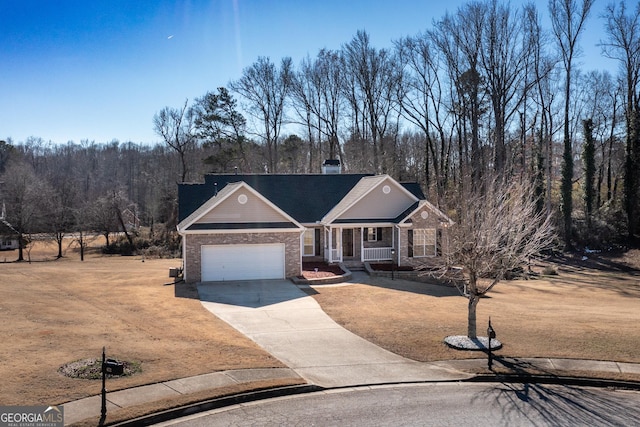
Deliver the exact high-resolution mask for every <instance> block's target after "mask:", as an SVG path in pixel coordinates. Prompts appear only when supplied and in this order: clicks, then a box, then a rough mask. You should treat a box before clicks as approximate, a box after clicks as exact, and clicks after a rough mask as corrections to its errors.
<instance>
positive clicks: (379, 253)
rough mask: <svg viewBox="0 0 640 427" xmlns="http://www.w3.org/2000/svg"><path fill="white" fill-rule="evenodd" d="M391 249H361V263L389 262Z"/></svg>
mask: <svg viewBox="0 0 640 427" xmlns="http://www.w3.org/2000/svg"><path fill="white" fill-rule="evenodd" d="M392 249H393V248H363V253H362V260H363V261H388V260H391V259H392V257H391V250H392Z"/></svg>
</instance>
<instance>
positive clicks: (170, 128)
mask: <svg viewBox="0 0 640 427" xmlns="http://www.w3.org/2000/svg"><path fill="white" fill-rule="evenodd" d="M188 105H189V101H188V100H185V102H184V105H183V106H182V108H171V107H165V108H163V109H162V110H160V112H159V113H157V114H156V115H155V116H153V128H154V130H155V132H156V133H157V134H158V135H159V136H161V137H162V139H163V140H164V142H165V143H166V144H167V145H168V146H169V147H171V148H173V149H174V150H175V151H176V152H177V153H178V155H179V156H180V162H181V164H182V176H181V182H184V181H185V179H186V177H187V171H188V169H187V158H186V156H187V152H188V151H189V150H191V149H192V148H193V147H194V146H195V145H196V142H197V139H196V136H195V131H194V129H195V120H194V119H195V115H194V112H193V109H191V108H189V107H188Z"/></svg>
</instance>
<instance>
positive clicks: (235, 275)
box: [202, 243, 284, 282]
mask: <svg viewBox="0 0 640 427" xmlns="http://www.w3.org/2000/svg"><path fill="white" fill-rule="evenodd" d="M283 278H284V244H282V243H275V244H263V245H217V246H203V247H202V281H203V282H209V281H223V280H252V279H283Z"/></svg>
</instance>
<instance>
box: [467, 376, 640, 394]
mask: <svg viewBox="0 0 640 427" xmlns="http://www.w3.org/2000/svg"><path fill="white" fill-rule="evenodd" d="M461 382H470V383H495V382H500V383H531V384H557V385H573V386H581V387H599V388H620V389H626V390H640V382H636V381H622V380H607V379H601V378H585V377H565V376H552V375H526V374H495V375H488V374H486V375H485V374H480V375H476V376H473V377H471V378H469V379H466V380H461Z"/></svg>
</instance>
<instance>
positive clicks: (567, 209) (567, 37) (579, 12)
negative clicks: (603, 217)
mask: <svg viewBox="0 0 640 427" xmlns="http://www.w3.org/2000/svg"><path fill="white" fill-rule="evenodd" d="M578 2H579V4H578ZM593 2H594V0H549V14H550V15H551V24H552V27H553V33H554V35H555V37H556V42H557V43H558V47H559V48H560V54H561V55H562V63H563V65H564V70H565V85H564V150H563V154H562V191H561V196H562V218H563V225H564V238H565V245H566V246H567V248H571V247H572V245H573V243H572V241H571V238H572V219H571V214H572V211H573V199H572V197H573V143H572V141H571V133H570V127H571V124H572V123H571V122H572V119H571V113H570V107H571V78H572V76H573V60H574V58H575V57H576V56H577V54H578V53H579V50H578V38H579V36H580V33H581V32H582V30H583V28H584V23H585V21H586V20H587V17H588V16H589V11H590V10H591V6H593Z"/></svg>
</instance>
